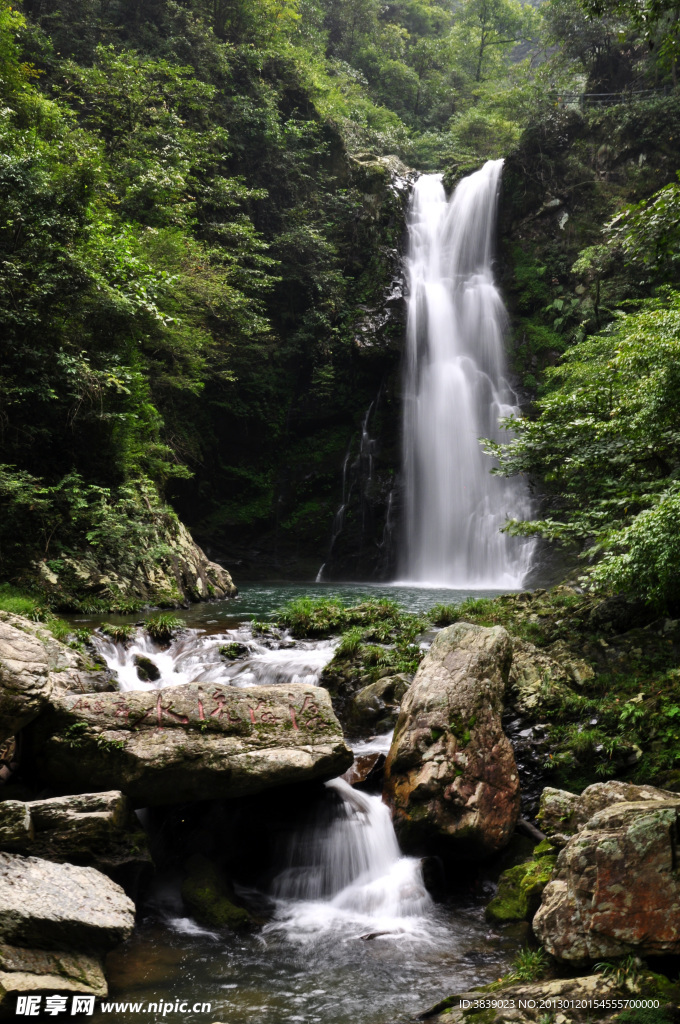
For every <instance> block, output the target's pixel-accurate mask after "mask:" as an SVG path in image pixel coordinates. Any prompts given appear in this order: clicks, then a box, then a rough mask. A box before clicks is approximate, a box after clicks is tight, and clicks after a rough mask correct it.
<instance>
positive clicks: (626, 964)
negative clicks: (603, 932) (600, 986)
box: [595, 955, 645, 991]
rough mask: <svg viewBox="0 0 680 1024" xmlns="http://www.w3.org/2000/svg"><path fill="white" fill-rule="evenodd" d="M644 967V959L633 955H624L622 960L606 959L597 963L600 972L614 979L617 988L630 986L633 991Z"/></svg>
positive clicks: (611, 979)
mask: <svg viewBox="0 0 680 1024" xmlns="http://www.w3.org/2000/svg"><path fill="white" fill-rule="evenodd" d="M644 969H645V965H644V963H643V962H642V960H640V958H639V957H636V956H632V955H630V956H626V957H622V958H621V959H620V960H613V961H609V960H605V961H602V962H601V963H597V964H595V970H596V971H597V972H598V974H601V975H602V976H603V977H605V978H607V979H609V980H610V981H612V982H613V983H614V984H615V985H616V987H617V988H630V989H631V990H632V991H634V990H635V986H636V983H637V981H638V980H639V978H640V976H641V975H642V973H643V972H644Z"/></svg>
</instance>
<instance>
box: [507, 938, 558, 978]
mask: <svg viewBox="0 0 680 1024" xmlns="http://www.w3.org/2000/svg"><path fill="white" fill-rule="evenodd" d="M549 965H550V961H549V960H548V956H547V954H546V953H545V951H544V949H543V947H542V946H539V948H538V949H529V948H528V947H527V948H525V949H522V950H520V952H519V953H518V954H517V956H516V957H515V959H514V960H513V962H512V967H511V969H510V972H509V973H508V974H506V975H505V980H506V981H524V982H532V981H540V980H541V978H543V977H545V975H546V973H547V971H548V967H549Z"/></svg>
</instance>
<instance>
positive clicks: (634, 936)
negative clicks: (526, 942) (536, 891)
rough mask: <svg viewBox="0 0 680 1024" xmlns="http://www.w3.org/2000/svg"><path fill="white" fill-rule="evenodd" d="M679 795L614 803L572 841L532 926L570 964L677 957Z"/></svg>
mask: <svg viewBox="0 0 680 1024" xmlns="http://www.w3.org/2000/svg"><path fill="white" fill-rule="evenodd" d="M679 838H680V796H678V795H677V794H673V798H669V799H665V800H657V799H647V800H640V801H637V802H635V803H625V802H623V803H613V804H611V805H610V806H608V807H605V808H604V809H603V810H600V811H598V812H597V813H596V814H594V815H593V817H592V818H591V819H590V820H589V821H588V822H587V823H586V824H585V826H584V828H582V829H581V831H580V832H578V833H577V834H576V835H575V836H573V837H572V838H571V839H570V840H569V841H568V842H567V845H566V846H565V847H564V849H563V850H562V851H561V853H560V855H559V857H558V860H557V869H556V872H555V876H554V879H553V881H551V882H550V883H549V884H548V885H547V886H546V888H545V890H544V892H543V898H542V902H541V906H540V908H539V910H538V912H537V914H536V916H535V918H534V921H533V928H534V932H535V934H536V936H537V938H538V940H539V941H540V942H541V943H542V945H543V946H544V947H545V949H546V950H547V951H548V952H549V953H551V954H552V955H553V956H554V957H556V958H557V959H558V960H561V961H565V962H568V963H573V964H582V963H587V962H589V961H592V960H600V959H603V958H608V957H618V956H624V955H626V954H629V953H634V954H636V955H638V956H642V957H646V956H662V955H666V954H675V955H677V954H679V953H680V877H678V872H677V863H676V859H677V843H678V839H679Z"/></svg>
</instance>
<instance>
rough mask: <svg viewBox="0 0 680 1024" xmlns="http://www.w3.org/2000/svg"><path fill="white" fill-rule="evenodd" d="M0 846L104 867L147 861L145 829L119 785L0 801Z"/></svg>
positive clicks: (47, 858) (49, 858)
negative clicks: (103, 789)
mask: <svg viewBox="0 0 680 1024" xmlns="http://www.w3.org/2000/svg"><path fill="white" fill-rule="evenodd" d="M0 849H2V850H10V851H15V852H18V853H27V854H28V853H30V854H32V855H33V856H36V857H43V858H44V859H45V860H54V861H71V862H72V863H76V864H89V865H92V866H93V867H97V868H99V869H100V870H102V871H105V872H106V873H108V872H109V871H112V870H115V869H117V868H119V867H121V866H123V865H129V864H149V863H150V862H151V856H150V854H149V851H148V847H147V841H146V834H145V833H144V831H143V829H142V828H141V827H140V825H139V822H138V821H137V819H136V817H135V815H134V813H133V812H132V810H131V808H130V806H129V803H128V800H127V798H126V797H124V796H123V794H122V793H121V792H120V791H119V790H113V791H111V792H107V793H83V794H77V795H75V796H62V797H52V798H51V799H49V800H33V801H31V802H29V803H23V802H22V801H19V800H5V801H3V802H1V803H0Z"/></svg>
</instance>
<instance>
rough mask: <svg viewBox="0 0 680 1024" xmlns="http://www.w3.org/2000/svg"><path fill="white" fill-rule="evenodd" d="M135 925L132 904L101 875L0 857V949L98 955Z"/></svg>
mask: <svg viewBox="0 0 680 1024" xmlns="http://www.w3.org/2000/svg"><path fill="white" fill-rule="evenodd" d="M134 923H135V905H134V903H133V902H132V900H130V899H128V897H127V896H126V895H125V893H124V891H123V890H122V889H121V887H120V886H119V885H116V883H115V882H112V881H111V879H110V878H108V877H107V876H106V875H103V874H102V873H101V872H100V871H96V870H95V869H94V868H83V867H77V866H76V865H74V864H54V863H52V862H51V861H47V860H41V859H40V858H39V857H22V856H20V855H18V854H12V853H0V942H1V943H7V944H10V945H18V946H27V947H31V948H37V949H45V950H52V951H53V950H66V951H74V950H76V951H84V952H87V953H99V952H105V951H107V950H109V949H113V948H114V947H115V946H117V945H119V943H121V942H123V941H124V940H125V939H127V938H129V937H130V935H131V934H132V929H133V927H134Z"/></svg>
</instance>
